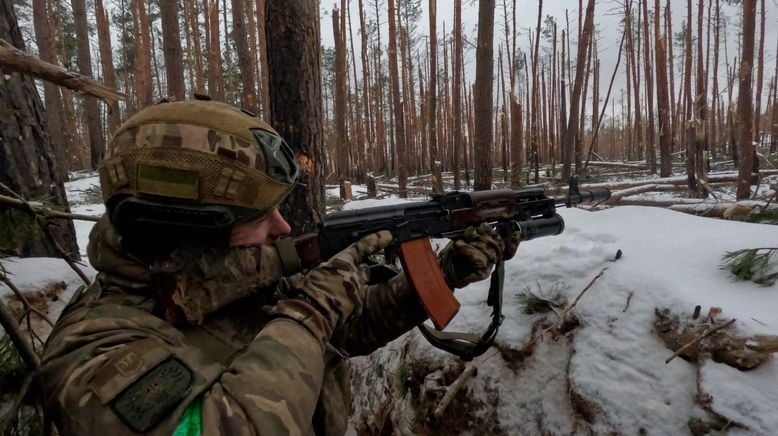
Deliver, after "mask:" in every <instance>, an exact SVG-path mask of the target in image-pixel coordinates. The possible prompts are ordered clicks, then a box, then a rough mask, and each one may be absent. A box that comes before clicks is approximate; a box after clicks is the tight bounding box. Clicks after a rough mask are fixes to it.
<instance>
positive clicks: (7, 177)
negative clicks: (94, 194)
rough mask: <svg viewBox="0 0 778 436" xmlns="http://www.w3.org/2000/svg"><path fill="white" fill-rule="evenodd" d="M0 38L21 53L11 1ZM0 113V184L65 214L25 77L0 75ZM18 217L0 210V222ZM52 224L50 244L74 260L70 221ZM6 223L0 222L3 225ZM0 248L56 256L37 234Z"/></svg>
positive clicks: (38, 107) (3, 8)
mask: <svg viewBox="0 0 778 436" xmlns="http://www.w3.org/2000/svg"><path fill="white" fill-rule="evenodd" d="M0 38H2V39H4V40H6V41H8V42H9V43H11V44H12V45H13V46H15V47H16V48H18V49H20V50H25V47H24V40H23V39H22V33H21V30H20V29H19V26H18V23H17V20H16V13H15V11H14V6H13V3H12V1H11V0H0ZM0 114H3V116H0V182H1V183H3V184H4V185H5V186H7V187H8V188H10V189H11V190H13V191H14V192H16V193H17V194H20V195H21V196H22V197H24V198H25V199H28V200H33V199H40V198H46V199H47V200H48V201H50V202H51V203H52V204H55V205H58V206H61V207H62V208H64V209H65V210H66V211H67V210H69V206H68V202H67V198H66V197H65V188H64V186H63V179H62V178H61V176H60V175H61V174H62V171H61V170H60V169H59V165H60V164H61V163H60V162H58V161H57V155H56V154H55V153H54V150H53V145H52V143H51V139H50V136H49V126H48V124H47V119H46V116H45V115H44V108H43V104H42V103H41V100H40V97H39V96H38V91H37V89H36V87H35V82H34V81H33V79H32V78H31V77H29V76H25V75H22V74H19V73H6V74H0ZM0 191H5V190H0ZM2 193H3V194H4V195H9V194H10V193H8V192H2ZM11 213H13V214H11ZM22 219H29V218H28V217H27V215H25V214H24V213H23V212H19V211H13V212H10V211H9V210H8V209H7V208H5V207H2V206H0V221H5V220H14V221H16V222H17V223H18V222H19V220H22ZM30 223H31V222H30ZM52 224H53V225H52V226H50V227H49V228H50V229H51V232H52V234H53V235H54V238H55V240H56V243H58V244H59V245H60V246H61V247H62V248H63V249H64V250H65V251H67V252H68V253H69V254H70V257H71V258H73V259H78V258H79V255H78V245H77V243H76V235H75V230H74V228H73V222H72V221H70V220H52ZM7 225H8V224H7V223H3V226H7ZM14 239H17V238H14ZM0 245H2V246H3V248H6V249H10V250H12V251H13V252H14V254H15V255H18V256H22V257H32V256H59V254H58V251H57V250H56V248H55V247H54V246H53V245H52V243H51V242H50V241H48V240H47V239H46V238H45V237H44V236H43V235H42V234H30V235H25V236H24V237H21V238H18V240H15V241H5V240H0Z"/></svg>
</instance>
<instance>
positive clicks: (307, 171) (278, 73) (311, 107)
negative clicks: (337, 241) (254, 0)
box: [266, 0, 324, 234]
mask: <svg viewBox="0 0 778 436" xmlns="http://www.w3.org/2000/svg"><path fill="white" fill-rule="evenodd" d="M266 12H267V15H266V18H267V26H268V28H271V29H273V32H268V34H267V55H268V67H269V69H268V70H267V71H268V72H269V76H268V79H269V85H270V86H269V89H270V109H271V115H272V116H271V124H272V125H273V127H275V129H276V130H277V131H278V133H279V134H280V135H281V136H282V137H283V138H284V139H285V140H286V141H287V143H289V146H290V147H291V148H292V150H294V152H295V155H296V157H297V161H298V162H299V163H300V171H301V176H300V183H298V184H297V186H296V187H295V189H294V191H292V194H291V195H290V196H289V197H288V198H287V200H286V201H285V202H284V203H283V205H282V206H281V212H282V214H283V215H284V217H285V218H286V219H287V220H288V221H289V223H290V224H291V225H292V231H293V234H300V233H302V232H309V231H313V230H314V229H316V225H317V224H318V223H319V222H320V221H321V219H322V217H323V216H324V179H323V174H322V170H321V169H322V168H324V167H323V163H324V162H323V152H324V150H323V147H324V135H323V126H322V113H321V107H322V104H321V70H320V68H319V62H320V50H321V48H320V47H321V42H320V39H319V32H320V30H319V5H318V2H317V1H307V0H268V2H267V11H266Z"/></svg>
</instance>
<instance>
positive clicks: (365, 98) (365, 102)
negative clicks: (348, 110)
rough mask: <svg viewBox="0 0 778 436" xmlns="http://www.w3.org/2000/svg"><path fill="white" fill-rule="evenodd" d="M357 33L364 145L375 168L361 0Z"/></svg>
mask: <svg viewBox="0 0 778 436" xmlns="http://www.w3.org/2000/svg"><path fill="white" fill-rule="evenodd" d="M359 34H360V37H361V46H360V56H361V59H362V106H363V108H364V117H365V140H366V144H365V147H366V148H367V153H368V156H372V157H373V159H368V160H369V161H370V168H371V169H372V170H376V169H377V168H376V167H375V164H376V162H375V161H376V160H377V159H376V158H377V156H376V154H375V149H374V147H375V133H374V132H375V126H374V123H373V117H374V116H375V115H374V114H373V111H372V101H371V98H370V95H371V92H370V61H369V59H368V55H367V48H368V44H367V28H366V26H365V11H364V5H363V2H362V0H359Z"/></svg>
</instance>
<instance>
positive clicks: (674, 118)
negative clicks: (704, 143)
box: [664, 0, 680, 152]
mask: <svg viewBox="0 0 778 436" xmlns="http://www.w3.org/2000/svg"><path fill="white" fill-rule="evenodd" d="M664 22H665V39H664V42H665V49H666V51H667V64H666V65H667V68H666V70H667V76H668V78H669V79H670V94H669V98H670V131H671V132H672V138H671V141H670V152H673V151H675V150H673V149H674V148H675V146H676V144H677V143H678V106H679V105H676V103H675V102H676V100H675V67H674V66H673V60H674V59H675V58H674V57H673V23H672V11H671V9H670V0H667V3H666V4H665V20H664ZM679 94H680V93H679ZM678 98H679V100H680V95H679V97H678Z"/></svg>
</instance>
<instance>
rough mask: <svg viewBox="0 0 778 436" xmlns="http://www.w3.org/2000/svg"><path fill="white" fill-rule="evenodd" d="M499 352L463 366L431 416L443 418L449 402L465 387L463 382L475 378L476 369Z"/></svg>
mask: <svg viewBox="0 0 778 436" xmlns="http://www.w3.org/2000/svg"><path fill="white" fill-rule="evenodd" d="M499 351H500V350H499V349H498V350H497V351H495V352H493V353H492V354H490V355H489V356H487V357H485V358H483V359H480V360H477V361H472V362H468V363H467V364H466V365H465V370H464V371H462V373H461V374H459V377H457V379H456V380H454V383H451V384H450V385H449V386H448V387H447V388H446V393H445V394H444V395H443V398H441V400H440V402H439V403H438V406H437V407H436V408H435V411H434V412H433V414H434V415H435V418H437V419H440V417H442V416H443V413H444V412H445V411H446V408H447V407H448V406H449V404H451V401H452V400H454V397H456V395H457V393H458V392H459V391H460V390H461V389H462V386H464V385H465V382H467V381H468V380H469V379H470V378H471V377H475V376H476V375H477V374H478V367H479V366H481V364H483V363H484V362H486V361H487V360H489V359H491V358H492V357H494V355H495V354H497V353H498V352H499Z"/></svg>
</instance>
